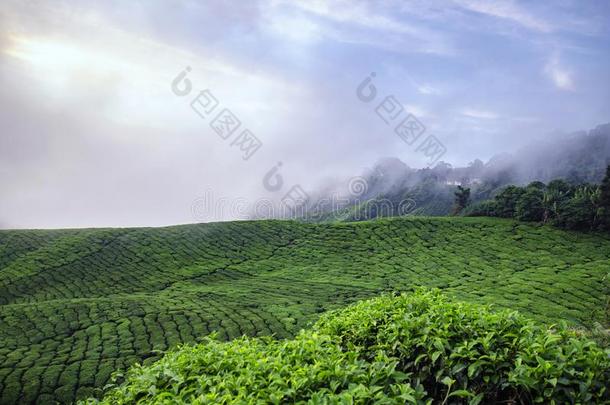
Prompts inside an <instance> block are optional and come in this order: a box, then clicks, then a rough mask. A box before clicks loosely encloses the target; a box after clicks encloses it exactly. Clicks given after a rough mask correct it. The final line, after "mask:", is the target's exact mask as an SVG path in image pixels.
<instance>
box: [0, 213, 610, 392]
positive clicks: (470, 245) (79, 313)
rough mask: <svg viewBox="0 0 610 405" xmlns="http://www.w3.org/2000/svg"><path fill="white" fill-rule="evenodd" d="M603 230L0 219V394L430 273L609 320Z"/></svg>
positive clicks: (85, 387)
mask: <svg viewBox="0 0 610 405" xmlns="http://www.w3.org/2000/svg"><path fill="white" fill-rule="evenodd" d="M608 272H610V240H609V239H608V238H607V237H604V236H600V235H586V234H577V233H567V232H563V231H558V230H554V229H549V228H545V227H534V226H530V225H522V224H517V223H514V222H511V221H507V220H498V219H487V218H436V219H426V218H410V219H388V220H379V221H374V222H364V223H345V224H317V225H316V224H304V223H295V222H284V221H259V222H237V223H218V224H202V225H188V226H177V227H169V228H142V229H99V230H64V231H1V232H0V303H1V305H0V403H3V404H4V403H6V404H8V403H15V402H20V403H50V402H52V401H60V402H69V401H73V400H74V399H75V398H83V397H86V396H89V395H92V394H94V393H95V389H96V388H100V387H102V386H103V385H105V384H106V382H107V381H108V378H109V375H110V373H111V372H113V371H115V370H117V369H124V368H126V367H127V366H128V365H130V364H132V363H133V362H136V361H140V360H144V361H145V362H151V361H152V360H155V359H157V358H158V357H159V351H160V350H161V351H162V350H167V349H168V348H170V347H173V346H175V345H177V344H178V343H181V342H194V341H197V340H199V339H201V338H202V337H203V336H205V335H207V334H209V333H210V332H213V331H217V332H218V333H219V335H220V337H222V338H223V339H231V338H235V337H237V336H241V335H242V334H246V335H250V336H258V335H268V334H275V335H276V336H278V337H288V336H293V335H294V334H295V333H296V331H298V330H299V329H300V328H302V327H304V326H306V325H307V324H308V323H309V322H310V321H313V320H315V319H316V318H317V317H318V314H320V313H322V312H324V311H326V310H328V309H333V308H338V307H342V306H345V305H346V304H347V303H351V302H354V301H356V300H359V299H362V298H366V297H371V296H374V295H377V294H379V293H380V292H382V291H406V290H410V289H412V288H413V287H414V286H417V285H424V286H429V287H438V288H441V289H443V290H445V291H446V292H447V293H448V294H450V295H453V296H455V297H459V298H460V299H462V300H469V301H476V302H480V303H494V304H496V305H497V306H499V307H506V308H513V309H518V310H520V311H522V312H523V313H525V314H527V315H529V316H531V317H533V318H535V319H537V320H540V321H543V322H547V323H553V322H557V321H559V320H562V319H565V320H567V321H568V322H571V323H573V324H574V325H580V326H589V325H591V324H592V322H595V321H597V322H602V323H603V322H606V321H607V318H606V316H607V315H606V314H605V303H606V298H607V295H606V294H607V286H606V285H605V284H604V283H603V282H602V280H603V278H604V276H605V275H606V273H608Z"/></svg>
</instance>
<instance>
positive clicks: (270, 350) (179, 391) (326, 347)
mask: <svg viewBox="0 0 610 405" xmlns="http://www.w3.org/2000/svg"><path fill="white" fill-rule="evenodd" d="M609 356H610V351H606V352H604V350H602V349H601V348H600V347H598V346H597V345H596V344H595V343H594V342H593V341H589V340H587V339H584V338H581V337H578V336H577V335H576V334H575V333H574V332H571V331H569V330H568V329H566V328H565V327H564V326H559V327H554V328H548V327H543V326H539V325H537V324H535V323H533V322H532V321H530V320H527V319H526V318H524V317H523V316H521V315H519V314H518V313H516V312H507V311H505V312H492V311H491V310H490V309H489V308H487V307H484V306H480V305H475V304H464V303H452V302H449V301H447V300H446V299H445V298H444V297H443V296H442V295H441V294H439V293H438V292H428V291H418V292H416V293H414V294H409V295H401V296H398V297H391V296H383V297H381V298H376V299H372V300H369V301H363V302H360V303H358V304H356V305H353V306H351V307H348V308H347V309H344V310H341V311H339V312H332V313H329V314H325V315H323V316H322V318H321V319H320V320H319V321H318V322H317V323H316V324H315V325H314V326H313V328H312V329H309V330H306V331H301V332H300V333H299V334H298V335H297V336H296V338H294V339H292V340H273V339H271V338H247V337H243V338H240V339H236V340H233V341H231V342H228V343H221V342H218V341H216V340H213V339H207V340H206V341H205V342H204V343H203V344H199V345H196V346H183V347H181V348H180V349H178V350H174V351H171V352H169V353H168V354H166V355H165V356H164V357H163V358H162V359H161V360H160V361H158V362H156V363H155V364H153V365H150V366H148V367H142V366H139V365H138V366H134V367H132V368H131V369H130V370H129V371H128V372H127V374H126V375H125V381H124V382H123V383H122V384H120V385H118V386H110V387H108V388H109V389H108V392H107V393H106V395H105V397H104V398H103V399H102V401H101V403H102V404H131V403H136V402H142V403H154V404H162V403H172V404H173V403H178V404H206V403H220V404H229V403H272V404H283V403H305V402H307V403H312V404H322V403H331V404H335V403H337V404H338V403H343V404H348V403H356V404H373V403H376V404H404V403H413V404H415V403H422V404H424V403H426V404H430V403H442V404H446V403H468V404H478V403H513V404H517V403H520V404H523V403H541V402H544V403H554V404H564V403H610V392H609V391H608V389H607V385H608V383H609V382H610V359H609ZM115 378H116V379H121V378H122V376H121V375H116V376H115ZM97 402H98V401H97V400H95V399H89V400H87V401H86V403H88V404H94V403H97Z"/></svg>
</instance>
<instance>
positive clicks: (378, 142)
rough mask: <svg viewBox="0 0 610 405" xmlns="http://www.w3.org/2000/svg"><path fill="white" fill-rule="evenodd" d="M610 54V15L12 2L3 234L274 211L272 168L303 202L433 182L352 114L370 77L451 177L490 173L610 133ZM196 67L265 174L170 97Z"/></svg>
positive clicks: (325, 4)
mask: <svg viewBox="0 0 610 405" xmlns="http://www.w3.org/2000/svg"><path fill="white" fill-rule="evenodd" d="M609 49H610V3H608V2H605V1H575V0H574V1H570V0H558V1H482V0H442V1H435V0H432V1H423V0H421V1H420V0H416V1H397V0H384V1H359V0H353V1H330V0H329V1H289V0H260V1H216V0H214V1H201V2H195V1H175V2H165V1H134V2H121V1H99V2H93V1H59V2H45V1H31V2H22V1H16V0H9V1H3V2H2V4H1V5H0V85H2V88H3V92H2V94H0V107H1V108H0V110H1V111H0V120H1V121H0V122H1V123H2V126H3V131H2V134H1V135H0V186H1V187H2V189H3V198H2V201H1V202H0V227H55V226H58V227H64V226H101V225H116V226H118V225H161V224H171V223H183V222H192V220H193V218H192V213H191V210H190V206H191V203H192V201H193V200H194V199H196V198H198V196H200V195H201V194H202V192H203V190H213V191H214V193H215V194H216V195H217V196H223V197H226V198H229V199H235V198H248V199H251V200H252V199H256V198H260V197H268V198H271V199H276V198H277V196H275V195H272V193H269V191H268V190H266V189H264V188H263V187H261V178H263V176H264V175H265V173H267V172H268V171H269V170H270V168H272V167H273V166H274V165H275V164H277V163H278V162H282V166H281V167H282V175H283V176H284V178H285V180H286V184H288V185H290V184H300V185H303V187H304V188H306V189H308V190H313V189H315V188H316V187H319V185H320V184H325V183H326V182H329V181H331V182H332V181H337V179H340V178H345V177H349V176H353V175H356V174H358V173H360V172H361V171H362V170H363V169H364V168H366V167H370V166H371V165H373V164H374V162H375V161H376V160H377V159H379V158H381V157H384V156H396V157H399V158H401V159H402V160H403V161H405V162H406V163H407V164H408V165H410V166H412V167H421V166H424V165H426V159H425V157H424V156H422V154H421V153H417V152H416V151H415V148H414V147H413V146H409V145H406V144H405V143H404V142H403V141H402V140H401V139H400V138H399V137H397V136H396V135H395V134H394V133H393V129H392V128H391V127H389V126H387V125H385V124H384V123H383V121H381V120H380V119H379V117H378V116H377V115H376V114H375V105H376V104H377V101H378V100H376V101H375V103H374V104H375V105H373V104H366V103H362V102H361V101H360V100H359V99H358V98H357V97H356V93H355V92H356V88H357V86H358V85H359V84H360V83H361V82H362V80H363V79H364V78H365V77H367V76H368V75H369V74H370V73H371V72H375V74H376V77H375V79H374V85H375V86H376V88H377V89H378V92H379V97H380V99H379V100H381V97H385V96H389V95H393V96H395V98H396V99H397V100H398V101H399V102H400V103H401V105H402V107H404V109H405V113H406V112H408V113H411V114H413V115H414V116H416V117H417V119H418V120H419V121H420V122H421V123H422V124H423V125H424V126H425V127H426V134H432V135H434V136H435V137H437V139H439V140H440V141H441V142H442V143H443V145H444V146H445V148H446V153H445V155H444V156H443V157H442V159H443V160H445V161H447V162H449V163H452V164H454V165H464V164H467V163H468V162H470V161H472V160H474V159H475V158H481V159H483V160H486V159H488V158H490V157H491V156H492V155H494V154H498V153H503V152H513V151H515V150H517V149H518V148H519V147H521V146H523V145H527V144H528V143H529V142H531V141H532V140H535V139H537V138H542V137H550V136H556V134H557V133H558V132H571V131H575V130H580V129H591V128H593V127H595V126H596V125H598V124H601V123H605V122H608V121H610V60H609V52H608V50H609ZM186 66H189V67H191V72H190V73H189V76H188V78H189V80H191V82H192V85H193V88H194V90H193V93H192V95H194V94H196V92H197V91H199V90H203V89H209V90H210V91H211V92H212V93H213V94H214V95H215V97H216V98H217V99H218V100H219V101H220V103H221V105H222V106H224V107H226V108H229V109H230V110H231V111H232V112H233V113H234V114H235V115H236V116H237V117H239V119H240V121H241V122H242V124H243V127H247V128H248V129H250V130H251V131H252V133H254V134H256V136H257V138H258V139H259V140H260V141H261V142H262V144H263V147H262V148H260V150H259V151H258V152H257V153H256V155H254V156H253V157H252V158H251V159H248V160H247V161H246V160H244V159H243V158H242V156H241V155H240V153H239V151H237V150H236V148H235V147H231V143H230V141H224V140H223V139H221V138H219V136H218V135H217V134H215V133H214V132H213V131H212V130H211V129H210V127H209V122H207V121H205V120H202V119H201V118H200V117H198V116H197V115H196V114H195V113H194V112H193V110H192V109H191V108H190V107H189V102H190V100H191V99H192V95H191V96H188V97H185V98H183V97H177V96H175V95H174V94H173V93H172V91H171V87H170V84H171V82H172V80H174V78H175V77H176V76H177V75H178V74H179V73H180V72H181V71H182V70H183V69H184V68H185V67H186ZM187 99H188V100H187ZM117 196H120V198H117ZM227 218H231V215H230V214H229V215H219V216H216V217H214V218H213V219H227Z"/></svg>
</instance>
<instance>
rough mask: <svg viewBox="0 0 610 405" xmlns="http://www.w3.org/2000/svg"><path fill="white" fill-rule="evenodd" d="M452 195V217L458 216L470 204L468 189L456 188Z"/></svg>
mask: <svg viewBox="0 0 610 405" xmlns="http://www.w3.org/2000/svg"><path fill="white" fill-rule="evenodd" d="M454 195H455V200H454V203H453V215H458V214H459V213H461V212H462V211H463V210H464V208H466V206H467V205H468V204H469V203H470V189H469V188H464V187H462V186H458V187H457V191H456V192H455V194H454Z"/></svg>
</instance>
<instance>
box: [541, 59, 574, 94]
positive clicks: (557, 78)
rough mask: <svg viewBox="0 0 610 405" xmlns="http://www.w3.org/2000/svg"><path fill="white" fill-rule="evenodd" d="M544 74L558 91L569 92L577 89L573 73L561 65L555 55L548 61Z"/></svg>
mask: <svg viewBox="0 0 610 405" xmlns="http://www.w3.org/2000/svg"><path fill="white" fill-rule="evenodd" d="M544 73H545V74H546V75H547V77H548V78H549V79H550V80H551V81H552V82H553V84H554V85H555V87H557V88H558V89H561V90H568V91H571V90H574V89H575V88H574V80H573V78H572V72H570V71H569V70H568V69H567V68H565V67H563V66H562V65H561V62H560V61H559V57H558V56H557V55H553V56H552V57H551V59H550V60H549V61H548V63H547V64H546V66H545V67H544Z"/></svg>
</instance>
